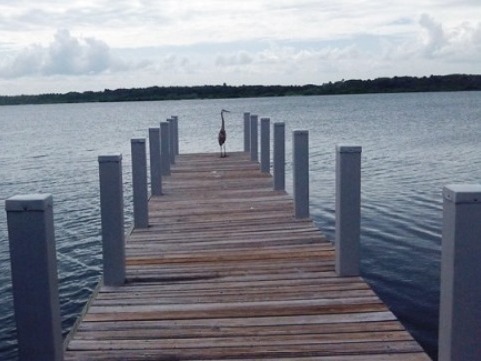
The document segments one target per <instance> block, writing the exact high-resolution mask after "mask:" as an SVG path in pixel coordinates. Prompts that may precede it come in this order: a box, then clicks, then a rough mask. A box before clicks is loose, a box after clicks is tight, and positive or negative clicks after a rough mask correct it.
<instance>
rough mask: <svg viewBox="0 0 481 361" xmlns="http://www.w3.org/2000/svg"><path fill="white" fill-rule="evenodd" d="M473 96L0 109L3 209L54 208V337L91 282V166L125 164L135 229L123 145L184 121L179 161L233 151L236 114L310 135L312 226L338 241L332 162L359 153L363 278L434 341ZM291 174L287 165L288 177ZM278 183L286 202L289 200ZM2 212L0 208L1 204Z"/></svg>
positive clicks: (465, 169) (6, 355) (238, 137)
mask: <svg viewBox="0 0 481 361" xmlns="http://www.w3.org/2000/svg"><path fill="white" fill-rule="evenodd" d="M480 103H481V92H469V93H422V94H379V95H356V96H328V97H287V98H262V99H234V100H205V101H201V100H195V101H169V102H139V103H135V102H134V103H108V104H73V105H35V106H8V107H0V129H1V131H0V200H2V203H3V201H4V200H5V199H6V198H8V197H10V196H12V195H15V194H22V193H32V192H41V193H51V194H53V197H54V219H55V225H56V241H57V258H58V266H59V279H60V300H61V312H62V322H63V329H64V333H65V334H66V333H68V331H69V329H70V327H71V325H72V324H73V322H74V321H75V319H76V317H77V315H78V313H79V312H80V311H81V309H82V307H83V305H84V304H85V302H86V301H87V299H88V297H89V295H90V293H91V292H92V289H93V288H94V287H95V285H96V283H97V282H98V280H99V275H100V269H101V255H100V248H101V245H100V214H99V199H98V198H99V196H98V194H99V189H98V188H99V187H98V163H97V157H98V155H100V154H110V153H122V154H123V167H124V183H125V187H124V188H125V203H126V208H127V209H126V217H127V226H128V225H129V224H130V223H131V218H132V207H131V190H130V188H131V174H130V139H131V138H141V137H147V134H148V128H149V127H155V126H158V123H159V122H160V121H164V120H165V119H166V118H167V117H170V115H178V116H179V117H180V125H179V127H180V151H181V152H184V153H185V152H198V151H212V152H216V151H218V146H217V140H216V138H217V131H218V128H219V126H220V116H219V112H220V109H222V108H226V109H229V110H231V111H233V113H232V114H228V115H227V119H226V121H227V123H226V127H227V132H228V143H227V147H228V150H241V149H242V146H243V145H242V144H243V138H242V137H243V136H242V127H243V120H242V119H243V118H242V113H243V112H244V111H250V112H251V113H256V114H259V115H260V116H266V117H270V118H271V120H272V121H276V122H278V121H282V122H285V123H286V131H287V132H288V133H287V159H288V160H289V161H288V163H290V159H291V153H290V152H291V136H290V132H291V131H292V130H294V129H307V130H309V136H310V140H309V142H310V155H311V158H310V171H311V214H312V217H313V218H314V220H315V222H316V223H317V224H318V225H319V227H320V228H321V230H322V231H323V232H324V233H325V234H326V235H327V236H328V238H330V239H333V238H334V159H335V158H334V157H335V153H334V149H335V144H337V143H351V144H359V145H362V146H363V153H362V164H363V165H362V166H363V171H362V172H363V173H362V182H363V184H362V236H361V237H362V257H363V258H362V273H363V276H364V277H365V278H366V280H368V281H369V282H370V283H371V285H372V286H373V287H374V289H375V290H376V292H377V293H378V294H379V295H380V297H381V298H382V299H383V300H384V301H385V302H386V303H387V304H388V305H389V307H390V308H391V309H392V310H393V311H394V313H395V314H396V315H397V316H398V318H399V319H400V320H401V321H402V322H403V323H404V325H405V326H406V327H408V329H409V330H410V331H411V332H412V334H413V335H414V336H415V337H416V339H417V340H418V341H419V342H420V343H421V344H422V345H423V346H424V347H425V348H426V350H427V351H428V352H429V353H430V354H431V355H434V354H435V353H436V342H437V318H438V307H439V278H440V277H439V270H440V240H441V216H442V198H441V189H442V187H443V185H445V184H448V183H455V182H479V181H480V180H481V152H480V145H479V140H478V138H479V136H478V135H479V134H480V133H481V109H480V108H479V106H478V104H480ZM287 171H288V172H289V173H290V164H288V165H287ZM290 180H291V177H290V175H288V176H287V183H288V184H287V187H288V188H287V189H288V190H289V189H290V187H291V183H290ZM2 208H3V209H4V206H3V204H2ZM0 359H1V360H16V335H15V322H14V318H13V312H12V295H11V280H10V263H9V253H8V240H7V229H6V215H5V212H4V211H3V210H2V211H0Z"/></svg>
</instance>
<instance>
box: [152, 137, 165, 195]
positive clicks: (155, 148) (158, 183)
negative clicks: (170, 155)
mask: <svg viewBox="0 0 481 361" xmlns="http://www.w3.org/2000/svg"><path fill="white" fill-rule="evenodd" d="M149 150H150V188H151V192H152V195H153V196H160V195H162V170H161V160H160V129H159V128H149Z"/></svg>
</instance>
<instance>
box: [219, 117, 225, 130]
mask: <svg viewBox="0 0 481 361" xmlns="http://www.w3.org/2000/svg"><path fill="white" fill-rule="evenodd" d="M220 117H221V118H222V126H221V127H220V129H222V130H225V125H224V114H222V113H221V114H220Z"/></svg>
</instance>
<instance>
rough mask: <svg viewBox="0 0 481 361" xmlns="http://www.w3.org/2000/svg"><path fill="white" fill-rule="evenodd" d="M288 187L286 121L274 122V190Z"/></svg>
mask: <svg viewBox="0 0 481 361" xmlns="http://www.w3.org/2000/svg"><path fill="white" fill-rule="evenodd" d="M285 189H286V137H285V125H284V123H274V190H275V191H283V190H285Z"/></svg>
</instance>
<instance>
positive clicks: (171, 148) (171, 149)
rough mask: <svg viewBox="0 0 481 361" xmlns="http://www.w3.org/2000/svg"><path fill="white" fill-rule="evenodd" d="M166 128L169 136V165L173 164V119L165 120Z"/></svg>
mask: <svg viewBox="0 0 481 361" xmlns="http://www.w3.org/2000/svg"><path fill="white" fill-rule="evenodd" d="M167 124H168V125H169V126H168V127H167V129H168V135H169V137H168V138H169V155H170V164H175V119H174V118H170V119H167ZM162 174H163V173H162Z"/></svg>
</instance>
